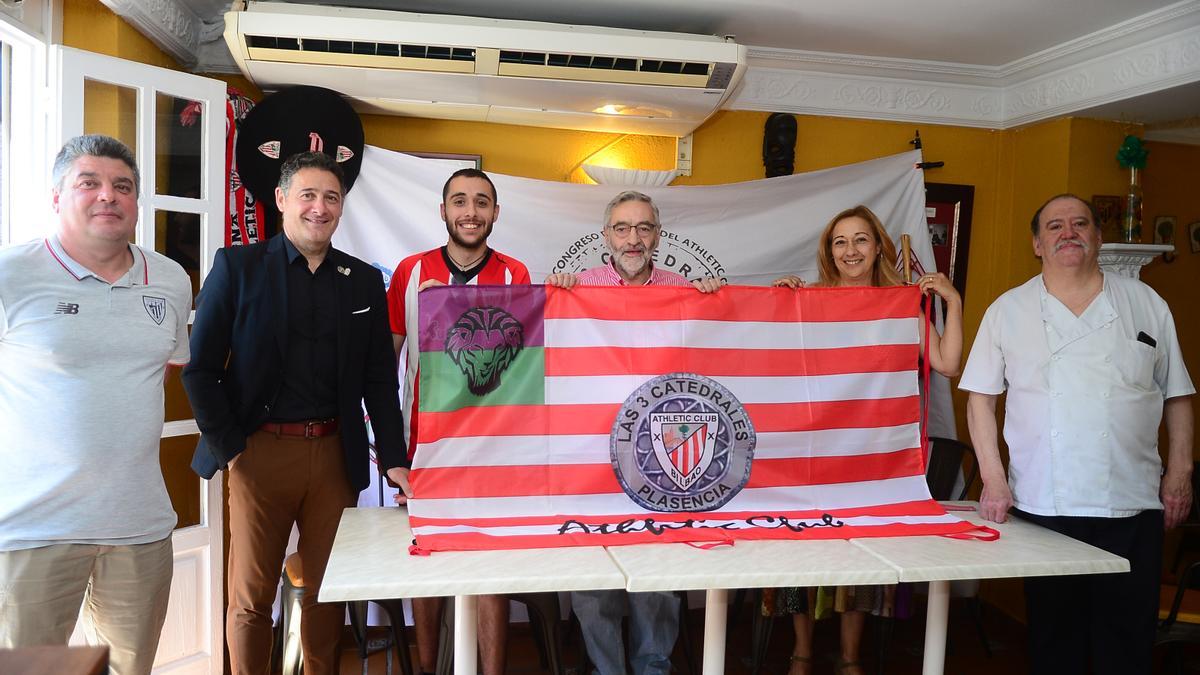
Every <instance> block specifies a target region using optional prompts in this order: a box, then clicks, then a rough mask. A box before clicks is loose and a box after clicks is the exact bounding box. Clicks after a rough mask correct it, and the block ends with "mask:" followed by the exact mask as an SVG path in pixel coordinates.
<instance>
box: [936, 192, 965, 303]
mask: <svg viewBox="0 0 1200 675" xmlns="http://www.w3.org/2000/svg"><path fill="white" fill-rule="evenodd" d="M974 206H975V186H974V185H958V184H955V183H926V184H925V222H926V224H927V225H928V226H929V238H930V241H931V243H932V245H933V259H934V260H933V264H932V265H926V267H927V268H930V267H932V268H934V270H936V271H938V272H941V273H942V274H945V275H946V276H947V277H948V278H949V279H950V283H952V284H954V288H955V289H957V290H958V294H959V295H960V296H962V297H963V298H966V296H967V262H968V256H967V253H968V251H969V249H970V246H971V213H972V210H973V209H974ZM927 271H933V270H927Z"/></svg>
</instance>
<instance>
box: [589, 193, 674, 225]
mask: <svg viewBox="0 0 1200 675" xmlns="http://www.w3.org/2000/svg"><path fill="white" fill-rule="evenodd" d="M634 201H637V202H644V203H646V204H649V205H650V211H651V212H652V213H653V214H654V226H655V227H662V221H661V220H659V219H658V204H655V203H654V200H653V199H650V195H647V194H643V193H641V192H638V191H637V190H626V191H624V192H622V193H621V194H619V195H617V196H616V197H613V198H612V201H610V202H609V203H608V206H606V207H604V222H603V223H602V224H601V227H605V228H607V227H608V225H609V222H608V221H609V218H612V212H613V209H615V208H617V207H618V206H620V205H621V204H624V203H625V202H634Z"/></svg>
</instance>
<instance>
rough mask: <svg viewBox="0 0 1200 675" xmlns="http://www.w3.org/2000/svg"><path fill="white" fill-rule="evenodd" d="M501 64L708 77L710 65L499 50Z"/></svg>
mask: <svg viewBox="0 0 1200 675" xmlns="http://www.w3.org/2000/svg"><path fill="white" fill-rule="evenodd" d="M500 63H520V64H525V65H532V66H558V67H561V68H588V69H593V70H626V71H631V72H632V71H639V70H640V71H642V72H643V73H671V74H683V75H708V64H707V63H691V62H685V61H654V60H650V59H644V60H642V61H641V63H640V64H639V62H638V59H628V58H617V57H612V56H589V55H587V54H554V53H548V52H518V51H511V50H506V49H502V50H500Z"/></svg>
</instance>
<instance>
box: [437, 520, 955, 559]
mask: <svg viewBox="0 0 1200 675" xmlns="http://www.w3.org/2000/svg"><path fill="white" fill-rule="evenodd" d="M973 529H975V526H974V525H972V524H971V523H970V522H967V521H965V520H964V521H960V522H957V523H924V524H916V525H908V524H903V523H891V524H887V525H857V526H849V525H847V526H844V527H814V528H809V529H805V530H803V531H801V532H795V531H793V530H791V529H789V528H786V527H779V528H777V529H762V528H754V529H748V530H736V531H731V532H726V531H724V530H719V529H701V528H686V529H682V530H667V531H665V532H662V533H661V534H654V533H651V532H635V533H624V534H616V533H612V534H583V533H578V534H575V533H572V534H561V535H560V534H531V535H511V536H492V535H487V534H482V533H477V532H463V533H457V534H427V535H420V542H421V545H422V546H423V547H424V548H427V549H428V550H433V551H479V550H492V549H519V548H557V547H561V546H627V545H631V544H665V543H702V542H729V543H732V542H733V540H734V536H731V535H735V536H736V538H738V539H743V540H744V539H766V540H775V539H792V540H796V539H810V540H816V539H851V538H856V537H913V536H921V535H938V534H954V533H958V532H968V531H970V530H973Z"/></svg>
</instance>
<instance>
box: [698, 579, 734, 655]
mask: <svg viewBox="0 0 1200 675" xmlns="http://www.w3.org/2000/svg"><path fill="white" fill-rule="evenodd" d="M728 617H729V591H727V590H726V589H724V588H710V589H709V590H708V592H707V594H706V598H705V602H704V656H703V657H702V660H701V662H700V664H701V665H700V671H701V672H702V673H703V674H704V675H721V674H722V673H724V672H725V622H726V621H727V620H728Z"/></svg>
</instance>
